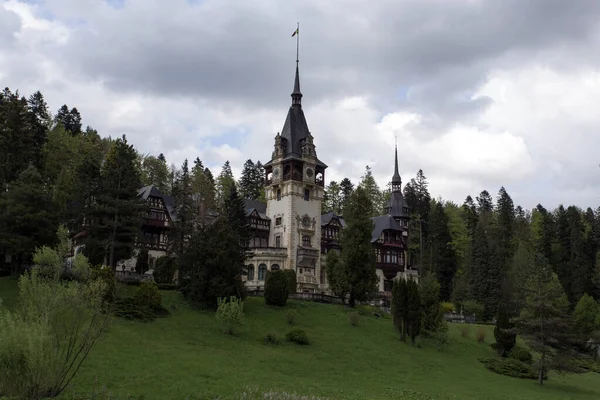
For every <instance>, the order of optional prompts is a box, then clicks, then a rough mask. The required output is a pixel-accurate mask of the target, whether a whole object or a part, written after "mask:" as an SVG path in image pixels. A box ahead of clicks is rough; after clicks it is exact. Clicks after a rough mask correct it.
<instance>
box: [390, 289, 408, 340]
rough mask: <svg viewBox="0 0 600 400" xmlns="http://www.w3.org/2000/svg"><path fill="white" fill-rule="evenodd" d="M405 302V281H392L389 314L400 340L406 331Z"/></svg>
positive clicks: (406, 296)
mask: <svg viewBox="0 0 600 400" xmlns="http://www.w3.org/2000/svg"><path fill="white" fill-rule="evenodd" d="M407 302H408V287H407V283H406V281H405V280H404V279H402V278H396V279H394V284H393V286H392V301H391V313H392V321H393V323H394V327H395V328H396V330H397V331H398V334H399V335H400V339H401V340H404V339H405V338H406V333H407V331H408V324H407Z"/></svg>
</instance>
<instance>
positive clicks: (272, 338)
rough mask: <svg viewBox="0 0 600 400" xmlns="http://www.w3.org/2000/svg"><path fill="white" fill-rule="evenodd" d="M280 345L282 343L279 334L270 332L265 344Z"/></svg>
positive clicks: (266, 336)
mask: <svg viewBox="0 0 600 400" xmlns="http://www.w3.org/2000/svg"><path fill="white" fill-rule="evenodd" d="M279 343H281V340H280V339H279V335H277V333H275V332H269V333H267V334H266V335H265V344H274V345H277V344H279Z"/></svg>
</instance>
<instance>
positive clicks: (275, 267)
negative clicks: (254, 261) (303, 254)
mask: <svg viewBox="0 0 600 400" xmlns="http://www.w3.org/2000/svg"><path fill="white" fill-rule="evenodd" d="M271 271H279V264H273V265H271Z"/></svg>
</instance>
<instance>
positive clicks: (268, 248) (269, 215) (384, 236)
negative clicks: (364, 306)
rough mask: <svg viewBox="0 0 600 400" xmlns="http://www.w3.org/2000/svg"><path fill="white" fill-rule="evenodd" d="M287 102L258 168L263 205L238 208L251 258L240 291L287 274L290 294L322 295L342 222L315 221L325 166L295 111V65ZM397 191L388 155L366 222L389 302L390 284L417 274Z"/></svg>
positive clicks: (332, 218)
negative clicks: (377, 200) (379, 199)
mask: <svg viewBox="0 0 600 400" xmlns="http://www.w3.org/2000/svg"><path fill="white" fill-rule="evenodd" d="M291 96H292V105H291V107H290V109H289V111H288V115H287V117H286V119H285V123H284V124H283V129H282V131H281V133H278V134H277V135H276V136H275V147H274V149H273V153H272V156H271V160H270V161H269V162H267V163H266V164H265V174H266V176H265V190H266V200H267V202H266V204H265V203H260V202H256V201H247V202H246V215H247V217H248V219H249V222H250V226H251V227H252V239H251V241H250V247H251V248H252V251H253V253H254V256H253V257H252V259H250V260H248V262H247V269H248V275H247V276H246V285H247V287H248V288H249V289H251V290H252V289H255V290H256V289H261V288H262V287H263V286H264V281H265V275H266V273H267V271H269V270H271V271H274V270H278V269H293V270H295V271H296V275H297V282H298V288H297V291H298V292H305V293H323V294H327V293H328V292H329V290H328V284H327V275H326V273H325V260H326V257H327V253H328V252H329V251H340V250H341V246H340V243H339V241H338V237H339V234H340V231H341V230H343V229H344V226H345V223H344V218H343V217H341V216H339V215H336V214H334V213H332V212H330V213H328V214H324V215H321V203H322V202H323V197H324V192H325V187H324V186H325V170H326V169H327V165H326V164H325V163H324V162H323V161H321V160H320V159H319V158H318V156H317V151H316V146H315V143H314V138H313V136H312V134H311V132H310V130H309V129H308V124H307V123H306V118H305V116H304V111H303V110H302V93H301V91H300V75H299V70H298V65H297V64H296V77H295V81H294V91H293V92H292V95H291ZM401 186H402V180H401V178H400V174H399V173H398V150H397V149H396V153H395V165H394V174H393V176H392V181H391V189H392V194H391V197H390V200H389V201H388V203H387V205H386V209H385V215H381V216H378V217H375V218H372V221H373V223H374V229H373V232H372V236H371V243H372V245H373V248H374V250H375V254H376V260H377V264H376V268H377V275H378V277H379V291H380V292H381V295H382V296H384V297H388V296H389V292H390V291H391V288H392V282H393V279H394V278H396V277H404V278H406V277H407V276H414V277H416V275H417V272H416V270H414V269H412V268H410V267H409V265H408V261H407V259H408V258H407V255H408V236H409V228H408V227H409V224H408V222H409V219H410V217H409V210H408V205H407V204H406V201H405V200H404V197H403V195H402V191H401Z"/></svg>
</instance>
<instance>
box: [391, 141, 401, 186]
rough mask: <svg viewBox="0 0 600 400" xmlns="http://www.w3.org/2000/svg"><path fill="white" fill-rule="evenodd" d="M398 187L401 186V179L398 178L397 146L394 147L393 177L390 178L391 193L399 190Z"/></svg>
mask: <svg viewBox="0 0 600 400" xmlns="http://www.w3.org/2000/svg"><path fill="white" fill-rule="evenodd" d="M400 185H402V178H400V173H399V172H398V145H397V144H396V146H395V160H394V176H392V191H394V192H395V191H397V190H400Z"/></svg>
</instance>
